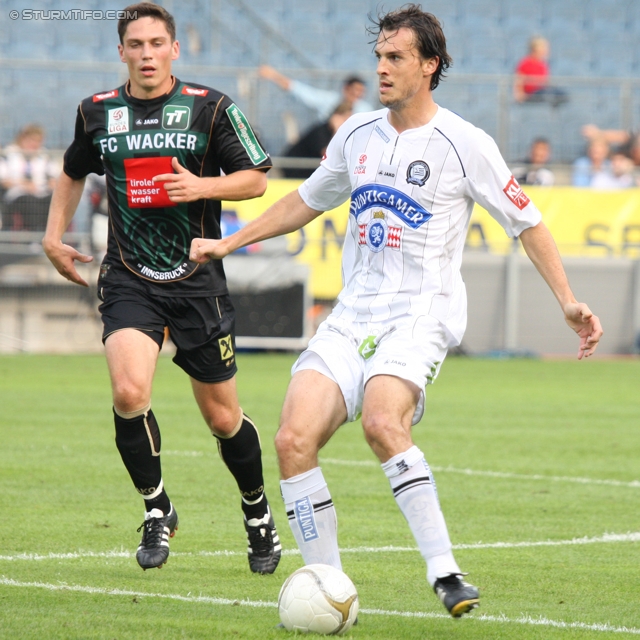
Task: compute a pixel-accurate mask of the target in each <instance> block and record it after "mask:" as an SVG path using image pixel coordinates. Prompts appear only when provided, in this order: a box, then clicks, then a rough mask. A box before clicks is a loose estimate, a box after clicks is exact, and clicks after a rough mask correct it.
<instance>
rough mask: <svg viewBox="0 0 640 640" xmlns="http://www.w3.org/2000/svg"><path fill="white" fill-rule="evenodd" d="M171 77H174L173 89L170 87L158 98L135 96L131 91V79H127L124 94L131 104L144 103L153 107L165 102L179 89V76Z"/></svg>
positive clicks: (123, 89)
mask: <svg viewBox="0 0 640 640" xmlns="http://www.w3.org/2000/svg"><path fill="white" fill-rule="evenodd" d="M171 78H172V79H173V84H172V85H171V89H169V91H167V93H164V94H162V95H161V96H157V97H156V98H150V99H149V100H143V99H141V98H134V97H133V96H132V95H131V93H130V92H129V85H130V82H131V81H130V80H127V82H126V83H125V85H124V86H123V88H122V95H123V97H124V99H125V100H126V101H127V102H128V103H129V104H135V105H144V106H146V107H152V106H154V105H157V104H163V103H164V102H166V101H167V100H168V99H169V98H170V97H171V96H172V95H173V94H174V93H175V92H176V91H177V90H178V87H179V86H180V84H181V82H180V80H178V78H176V77H175V76H171Z"/></svg>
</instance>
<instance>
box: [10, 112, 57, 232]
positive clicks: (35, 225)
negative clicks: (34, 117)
mask: <svg viewBox="0 0 640 640" xmlns="http://www.w3.org/2000/svg"><path fill="white" fill-rule="evenodd" d="M43 142H44V129H43V128H42V127H41V126H39V125H37V124H29V125H27V126H25V127H23V128H22V129H21V130H20V131H19V132H18V134H17V135H16V138H15V140H14V142H13V144H11V145H9V146H8V147H7V148H6V149H5V150H4V154H3V155H4V157H2V158H1V159H0V184H1V185H2V189H3V191H4V195H3V197H2V228H3V229H4V230H5V231H44V230H45V227H46V226H47V214H48V211H49V203H50V202H51V194H52V193H53V186H54V183H55V178H56V177H57V176H58V174H59V168H58V167H57V165H56V164H55V163H54V162H53V161H52V160H51V158H50V157H49V155H48V154H47V152H46V150H45V149H44V147H43V146H42V143H43Z"/></svg>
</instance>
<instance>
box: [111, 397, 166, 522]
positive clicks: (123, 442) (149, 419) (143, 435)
mask: <svg viewBox="0 0 640 640" xmlns="http://www.w3.org/2000/svg"><path fill="white" fill-rule="evenodd" d="M113 414H114V420H115V425H116V446H117V447H118V451H120V456H121V457H122V462H124V466H125V467H126V468H127V471H128V472H129V475H130V476H131V480H133V486H134V487H135V488H136V491H137V492H138V493H139V494H140V495H141V496H142V497H143V498H144V501H145V508H146V510H147V511H151V509H160V510H161V511H162V512H163V513H165V514H166V513H169V511H170V509H171V502H170V501H169V496H168V495H167V494H166V492H165V490H164V486H163V482H162V469H161V467H160V429H159V428H158V423H157V422H156V418H155V416H154V415H153V411H151V407H150V405H147V406H146V407H144V408H143V409H141V410H140V411H133V412H131V413H123V412H118V411H117V410H116V409H115V408H114V410H113Z"/></svg>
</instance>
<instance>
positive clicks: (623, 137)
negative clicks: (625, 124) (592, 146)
mask: <svg viewBox="0 0 640 640" xmlns="http://www.w3.org/2000/svg"><path fill="white" fill-rule="evenodd" d="M582 135H583V136H584V137H585V138H586V139H587V140H593V139H594V138H599V137H601V138H604V139H605V140H606V141H607V142H608V143H609V144H610V145H611V146H613V147H615V148H616V149H618V150H620V151H621V152H622V153H624V154H625V155H627V156H628V157H629V158H631V161H632V162H633V164H634V166H636V167H640V132H638V131H625V130H624V129H600V128H598V127H597V126H596V125H595V124H585V125H584V127H582Z"/></svg>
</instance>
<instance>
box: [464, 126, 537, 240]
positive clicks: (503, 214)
mask: <svg viewBox="0 0 640 640" xmlns="http://www.w3.org/2000/svg"><path fill="white" fill-rule="evenodd" d="M477 132H478V134H477V135H478V137H477V139H476V141H475V145H474V147H475V148H472V149H471V154H470V158H469V159H468V160H467V162H466V163H465V169H466V173H467V175H466V180H465V187H466V193H467V195H468V196H469V197H470V198H472V199H473V200H474V201H475V202H477V203H478V204H479V205H480V206H482V207H484V208H485V209H486V210H487V211H488V212H489V213H490V214H491V216H492V217H493V218H494V219H495V220H496V221H497V222H498V223H499V224H500V225H501V226H502V228H503V229H504V230H505V231H506V232H507V235H508V236H509V237H511V238H517V237H518V236H519V235H520V234H521V233H522V232H523V231H524V230H525V229H528V228H529V227H535V226H536V225H537V224H538V223H539V222H540V221H541V220H542V216H541V215H540V211H538V209H537V208H536V206H535V205H534V204H533V202H531V200H529V198H528V197H527V195H526V194H525V193H524V191H522V188H521V187H520V185H519V184H518V181H517V180H516V179H515V178H514V177H513V175H512V174H511V171H510V170H509V168H508V167H507V164H506V163H505V161H504V159H503V158H502V155H501V154H500V151H499V150H498V146H497V145H496V143H495V142H494V140H493V139H492V138H491V137H490V136H488V135H487V134H486V133H484V132H483V131H480V130H479V129H478V130H477Z"/></svg>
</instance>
